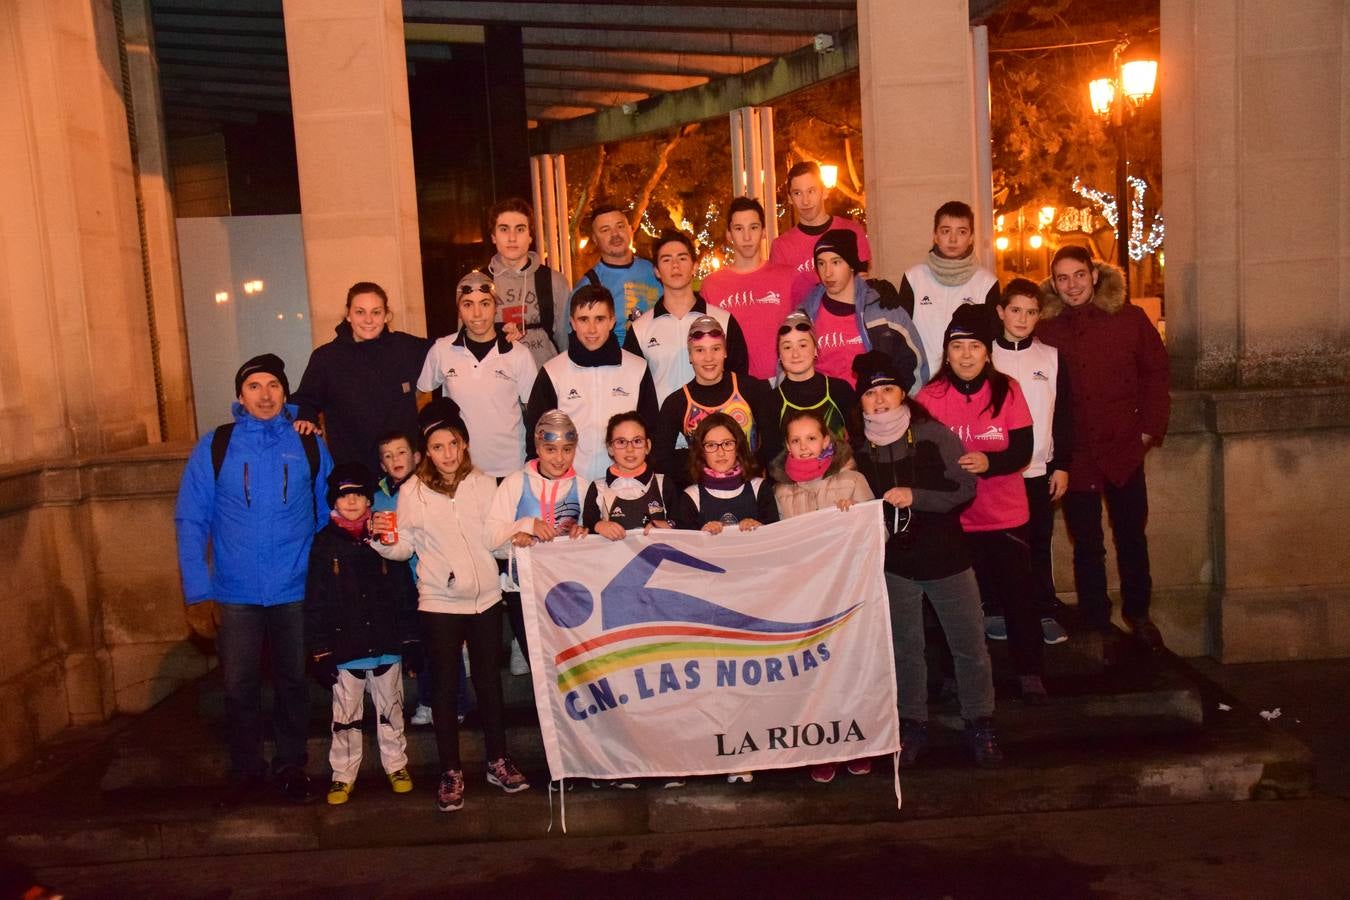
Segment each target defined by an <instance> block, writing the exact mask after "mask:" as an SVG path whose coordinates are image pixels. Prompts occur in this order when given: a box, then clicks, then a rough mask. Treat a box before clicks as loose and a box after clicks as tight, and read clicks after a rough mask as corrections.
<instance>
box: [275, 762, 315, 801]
mask: <svg viewBox="0 0 1350 900" xmlns="http://www.w3.org/2000/svg"><path fill="white" fill-rule="evenodd" d="M272 784H273V785H275V786H276V789H277V793H279V794H281V798H282V799H283V800H286V801H289V802H290V803H313V802H314V801H315V800H318V799H319V788H318V786H317V785H316V784H315V783H314V779H312V778H310V777H309V776H308V775H306V774H305V770H304V769H302V768H300V767H299V766H284V767H282V768H281V769H279V770H277V773H276V774H275V775H273V776H272Z"/></svg>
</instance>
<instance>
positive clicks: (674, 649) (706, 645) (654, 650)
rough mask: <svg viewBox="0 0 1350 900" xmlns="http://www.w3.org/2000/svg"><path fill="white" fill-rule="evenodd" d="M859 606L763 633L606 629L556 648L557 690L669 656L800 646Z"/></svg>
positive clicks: (670, 627)
mask: <svg viewBox="0 0 1350 900" xmlns="http://www.w3.org/2000/svg"><path fill="white" fill-rule="evenodd" d="M861 607H862V604H861V603H855V604H854V605H853V606H850V607H849V608H848V609H846V610H843V611H842V612H839V613H836V614H835V615H833V616H830V617H829V618H828V619H824V620H822V622H821V623H820V624H819V625H817V626H816V627H814V628H809V629H805V630H802V631H792V632H776V633H773V634H766V633H764V632H759V631H751V630H748V629H744V628H719V627H716V626H710V625H695V624H681V623H677V622H672V623H669V624H661V625H631V626H628V627H625V628H618V629H615V630H613V631H609V632H606V633H605V634H602V635H600V636H599V637H594V638H591V639H590V640H588V641H582V642H581V643H579V644H574V645H573V646H571V647H568V648H567V649H565V650H561V651H559V652H558V653H557V654H556V655H555V656H554V657H553V662H554V665H556V666H557V667H558V690H559V691H560V692H561V693H564V694H565V693H567V692H568V691H570V690H572V689H573V688H575V687H577V686H578V685H582V684H586V683H587V682H590V681H595V680H596V679H598V678H601V677H603V676H605V675H608V674H610V673H611V672H614V671H615V670H616V669H623V668H628V667H631V666H636V665H643V664H645V663H661V662H666V661H668V660H671V659H691V658H696V657H729V656H772V655H775V654H786V653H792V652H794V651H797V650H801V649H804V648H806V647H808V646H810V645H811V644H814V643H816V642H817V641H820V640H822V639H823V638H825V637H827V636H829V635H831V634H833V633H834V632H836V631H838V630H839V629H840V628H843V627H844V625H845V624H846V623H847V622H848V621H849V620H850V619H852V618H853V616H854V614H855V613H856V612H857V611H858V610H859V609H860V608H861Z"/></svg>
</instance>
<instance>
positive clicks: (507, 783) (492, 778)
mask: <svg viewBox="0 0 1350 900" xmlns="http://www.w3.org/2000/svg"><path fill="white" fill-rule="evenodd" d="M487 782H488V784H491V785H495V786H496V787H499V788H501V789H502V790H504V791H506V792H507V793H508V794H514V793H516V792H517V791H525V790H529V787H530V783H529V782H528V781H526V780H525V776H524V775H522V774H520V770H519V769H517V768H516V764H515V763H513V762H511V757H509V756H503V757H502V758H501V759H494V760H493V761H492V762H490V763H488V764H487Z"/></svg>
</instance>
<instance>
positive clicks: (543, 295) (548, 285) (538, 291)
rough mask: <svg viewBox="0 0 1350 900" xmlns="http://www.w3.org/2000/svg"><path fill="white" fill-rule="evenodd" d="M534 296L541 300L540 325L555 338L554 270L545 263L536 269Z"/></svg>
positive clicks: (545, 332) (550, 337) (550, 336)
mask: <svg viewBox="0 0 1350 900" xmlns="http://www.w3.org/2000/svg"><path fill="white" fill-rule="evenodd" d="M534 296H535V298H536V299H538V301H539V327H540V328H542V329H543V330H544V334H547V335H548V336H549V339H550V340H551V339H552V338H553V270H552V269H550V268H549V267H548V266H546V265H544V264H543V263H540V264H539V268H537V269H535V270H534Z"/></svg>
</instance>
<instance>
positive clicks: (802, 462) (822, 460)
mask: <svg viewBox="0 0 1350 900" xmlns="http://www.w3.org/2000/svg"><path fill="white" fill-rule="evenodd" d="M832 462H834V444H830V446H828V447H826V448H825V449H824V450H822V451H821V453H820V455H819V456H817V457H816V458H815V459H798V458H797V457H795V456H789V457H788V458H787V461H786V462H785V463H784V465H783V468H784V470H785V471H786V472H787V476H788V477H789V478H791V479H792V480H793V481H795V482H797V483H798V484H801V483H802V482H804V481H815V480H816V479H817V478H820V477H821V476H822V475H824V474H825V472H826V471H827V470H828V469H829V468H830V463H832Z"/></svg>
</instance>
